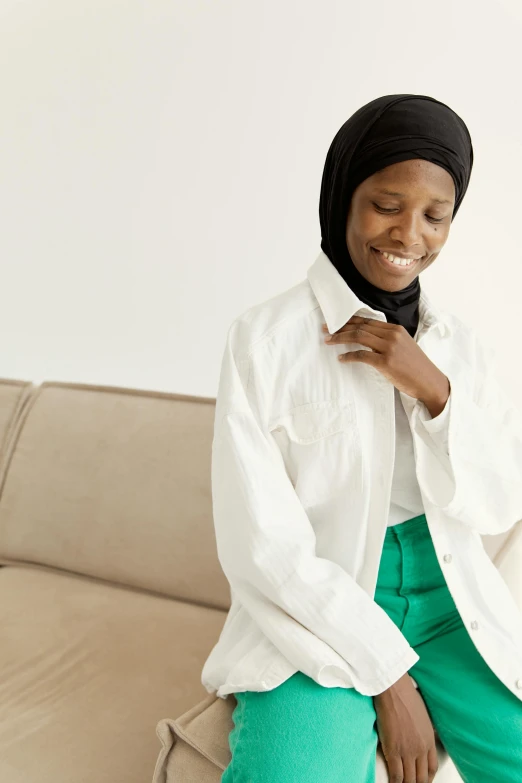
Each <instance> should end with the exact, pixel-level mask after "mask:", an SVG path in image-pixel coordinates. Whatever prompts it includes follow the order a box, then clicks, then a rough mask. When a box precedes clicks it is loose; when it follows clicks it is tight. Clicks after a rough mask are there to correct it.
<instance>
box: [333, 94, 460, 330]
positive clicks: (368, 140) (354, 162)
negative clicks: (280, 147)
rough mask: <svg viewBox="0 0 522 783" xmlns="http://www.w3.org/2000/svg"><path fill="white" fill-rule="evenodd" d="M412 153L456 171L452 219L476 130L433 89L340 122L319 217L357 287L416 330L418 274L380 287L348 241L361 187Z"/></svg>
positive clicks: (387, 99)
mask: <svg viewBox="0 0 522 783" xmlns="http://www.w3.org/2000/svg"><path fill="white" fill-rule="evenodd" d="M412 158H423V159H424V160H429V161H431V162H432V163H436V164H437V165H438V166H442V168H444V169H446V171H448V172H449V173H450V174H451V176H452V177H453V181H454V183H455V206H454V209H453V215H452V220H453V218H454V217H455V215H456V214H457V211H458V209H459V207H460V204H461V202H462V199H463V198H464V194H465V193H466V190H467V187H468V183H469V178H470V175H471V169H472V167H473V147H472V144H471V137H470V134H469V131H468V129H467V127H466V125H465V123H464V122H463V120H462V119H461V118H460V117H459V116H458V115H457V114H456V113H455V112H454V111H453V110H452V109H450V108H449V106H447V105H446V104H445V103H441V101H437V100H436V99H435V98H430V97H429V96H427V95H383V96H382V97H381V98H376V99H375V100H373V101H370V103H367V104H366V105H365V106H362V107H361V108H360V109H358V110H357V111H356V112H355V114H352V116H351V117H350V118H349V119H348V120H347V121H346V122H345V123H344V125H342V126H341V128H340V129H339V130H338V131H337V133H336V135H335V136H334V139H333V141H332V143H331V145H330V149H329V150H328V154H327V156H326V161H325V165H324V170H323V177H322V181H321V197H320V201H319V219H320V222H321V237H322V238H321V249H322V250H323V251H324V253H325V254H326V255H327V256H328V258H329V259H330V261H331V262H332V264H333V265H334V266H335V268H336V269H337V271H338V272H339V274H340V275H341V276H342V277H343V279H344V280H345V281H346V283H347V284H348V285H349V286H350V288H351V289H352V291H354V293H355V294H356V295H357V296H358V297H359V299H360V300H361V301H362V302H364V303H365V304H367V305H369V306H370V307H372V308H373V309H374V310H379V311H381V312H383V313H384V314H385V315H386V318H387V320H388V322H390V323H394V324H402V325H403V326H404V327H405V329H407V331H408V332H409V333H410V335H411V336H412V337H414V336H415V333H416V331H417V326H418V323H419V297H420V290H421V289H420V282H419V276H418V275H417V277H416V278H415V280H413V281H412V282H411V283H410V284H409V285H408V286H406V288H403V289H402V290H401V291H385V290H383V289H382V288H377V286H374V285H373V284H372V283H370V282H369V281H368V280H366V278H365V277H363V276H362V275H361V274H360V272H359V271H358V269H357V268H356V267H355V265H354V263H353V261H352V259H351V258H350V254H349V252H348V248H347V245H346V218H347V216H348V209H349V206H350V201H351V198H352V194H353V191H354V190H355V188H356V187H357V186H358V185H360V183H361V182H363V180H365V179H367V178H368V177H370V176H371V175H372V174H375V173H376V172H377V171H380V170H381V169H383V168H385V167H386V166H390V165H391V164H392V163H398V162H399V161H403V160H409V159H412Z"/></svg>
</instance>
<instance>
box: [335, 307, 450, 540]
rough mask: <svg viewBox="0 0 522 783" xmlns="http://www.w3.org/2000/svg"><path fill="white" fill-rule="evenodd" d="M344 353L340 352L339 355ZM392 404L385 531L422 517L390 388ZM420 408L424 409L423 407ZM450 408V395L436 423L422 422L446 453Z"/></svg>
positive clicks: (407, 434) (403, 420)
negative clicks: (392, 442) (390, 471)
mask: <svg viewBox="0 0 522 783" xmlns="http://www.w3.org/2000/svg"><path fill="white" fill-rule="evenodd" d="M422 328H424V327H423V325H422V320H421V321H420V323H419V328H418V329H417V333H416V335H415V338H414V339H415V342H418V338H419V335H420V334H421V333H422ZM343 353H344V351H343ZM394 403H395V462H394V466H393V477H392V486H391V496H390V508H389V510H388V527H391V526H392V525H400V524H401V522H406V520H408V519H412V517H416V516H418V515H419V514H424V504H423V502H422V495H421V491H420V487H419V482H418V481H417V473H416V470H415V452H414V446H413V437H412V434H411V430H410V424H409V420H408V416H407V413H406V410H405V408H404V405H403V403H402V399H401V394H400V392H399V390H398V389H396V388H395V387H394ZM423 407H424V406H423ZM450 408H451V394H450V398H449V399H448V401H447V403H446V407H445V408H444V410H443V411H442V413H440V414H439V415H438V416H437V417H436V419H432V418H431V417H429V413H428V417H429V418H428V419H427V420H426V421H425V422H424V425H425V428H426V429H427V430H428V431H429V432H431V435H432V437H433V438H434V440H435V443H436V444H438V445H439V446H440V447H441V448H443V449H445V450H446V453H447V451H448V435H449V431H448V428H449V411H450Z"/></svg>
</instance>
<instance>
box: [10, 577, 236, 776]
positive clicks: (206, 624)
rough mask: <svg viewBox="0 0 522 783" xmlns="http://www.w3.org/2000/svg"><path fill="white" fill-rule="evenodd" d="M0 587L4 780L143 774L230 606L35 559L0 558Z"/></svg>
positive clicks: (193, 694)
mask: <svg viewBox="0 0 522 783" xmlns="http://www.w3.org/2000/svg"><path fill="white" fill-rule="evenodd" d="M0 594H1V595H2V597H3V598H4V600H2V601H0V692H1V697H0V780H1V781H5V782H6V783H28V782H29V781H39V783H51V781H52V782H53V783H55V782H56V783H58V782H59V783H64V782H65V781H74V783H93V782H94V781H95V783H120V782H121V783H123V782H124V783H145V781H150V779H151V776H152V771H153V769H154V764H155V761H156V758H157V754H158V742H157V737H156V735H155V727H156V724H157V722H158V716H161V715H169V714H174V715H179V714H181V713H182V712H185V711H186V710H188V709H189V707H190V706H191V705H193V704H194V703H197V702H198V701H200V700H201V699H202V698H203V696H204V695H205V694H206V691H205V689H204V688H203V686H202V685H201V683H200V672H201V668H202V666H203V663H204V661H205V659H206V657H207V655H208V653H209V651H210V649H211V647H212V645H213V644H214V642H215V639H216V638H217V637H218V635H219V633H220V631H221V628H222V626H223V622H224V619H225V616H226V613H225V612H224V611H222V610H217V609H210V608H206V607H200V606H194V605H190V604H187V603H183V602H179V601H176V600H174V599H171V598H166V597H161V596H159V597H158V596H154V595H149V594H146V593H142V592H140V591H138V590H132V589H125V588H121V587H117V586H113V585H110V584H103V583H100V582H97V581H96V580H93V579H88V578H85V577H80V576H74V575H68V574H64V573H53V572H49V571H47V570H46V569H44V568H38V567H26V566H5V567H4V568H0Z"/></svg>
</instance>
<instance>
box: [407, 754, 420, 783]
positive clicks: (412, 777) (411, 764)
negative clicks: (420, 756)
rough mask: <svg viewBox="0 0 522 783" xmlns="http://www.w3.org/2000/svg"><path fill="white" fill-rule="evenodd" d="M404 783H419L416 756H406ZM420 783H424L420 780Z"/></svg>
mask: <svg viewBox="0 0 522 783" xmlns="http://www.w3.org/2000/svg"><path fill="white" fill-rule="evenodd" d="M402 769H403V777H404V783H417V764H416V761H415V756H406V757H405V758H403V759H402ZM419 783H424V781H421V779H420V778H419Z"/></svg>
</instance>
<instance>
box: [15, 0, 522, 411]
mask: <svg viewBox="0 0 522 783" xmlns="http://www.w3.org/2000/svg"><path fill="white" fill-rule="evenodd" d="M521 32H522V10H521V9H520V8H517V5H516V4H515V2H514V1H513V2H511V3H510V2H507V0H506V1H505V2H502V1H501V0H496V1H493V2H491V1H490V2H488V3H475V2H466V1H464V2H463V1H461V2H459V0H439V1H438V2H437V3H419V1H418V0H411V2H404V1H403V2H399V0H397V1H396V2H393V3H391V2H384V0H373V2H371V3H370V2H369V3H358V2H355V0H351V1H350V0H348V1H347V0H343V1H342V2H334V1H333V0H321V2H320V3H319V2H315V3H312V2H303V0H300V2H297V0H263V1H262V2H261V0H259V1H258V2H245V0H224V1H223V2H216V1H215V0H190V2H189V1H188V0H187V1H186V2H181V0H174V1H173V0H154V1H153V2H138V1H137V0H89V2H80V0H75V2H71V1H70V0H49V1H48V2H41V0H40V2H37V0H26V1H22V0H18V1H16V2H15V0H0V100H1V103H0V106H1V108H0V119H1V121H0V216H1V217H0V220H1V231H0V254H1V262H0V263H1V269H2V277H1V281H2V289H1V290H2V297H1V306H0V334H1V346H2V349H1V365H0V375H1V376H4V377H12V378H21V379H27V380H33V381H36V382H39V381H42V380H67V381H79V382H86V383H101V384H108V385H120V386H130V387H137V388H143V389H158V390H165V391H173V392H182V393H190V394H196V395H205V396H214V395H215V394H216V391H217V382H218V376H219V367H220V363H221V357H222V352H223V349H224V342H225V337H226V333H227V330H228V327H229V325H230V323H231V322H232V321H233V320H234V318H236V317H237V316H238V315H239V314H240V313H242V312H243V311H244V310H246V309H247V308H249V307H250V306H252V305H254V304H257V303H259V302H261V301H264V300H265V299H268V298H269V297H272V296H274V295H276V294H277V293H279V292H281V291H283V290H285V289H287V288H290V287H292V286H293V285H295V284H296V283H298V282H299V281H300V280H302V279H303V278H304V277H305V276H306V271H307V269H308V267H309V266H310V265H311V264H312V263H313V262H314V260H315V258H316V257H317V254H318V252H319V245H320V228H319V216H318V206H319V189H320V183H321V175H322V171H323V165H324V160H325V157H326V153H327V150H328V147H329V145H330V142H331V140H332V138H333V136H334V135H335V133H336V132H337V130H338V128H339V127H340V126H341V125H342V123H343V122H344V121H345V120H346V119H347V118H348V117H349V116H350V115H351V114H352V113H353V112H354V111H355V110H356V109H357V108H359V106H361V105H362V104H364V103H367V102H368V101H369V100H372V99H373V98H375V97H377V96H379V95H385V94H391V93H403V92H409V93H410V92H411V93H418V94H425V95H431V96H432V97H435V98H437V99H438V100H442V101H443V102H445V103H448V104H449V105H450V106H451V107H452V108H453V109H454V110H455V111H457V113H459V114H460V115H461V116H462V118H463V119H464V121H465V122H466V124H467V125H468V127H469V130H470V133H471V136H472V139H473V144H474V150H475V165H474V169H473V173H472V176H471V182H470V186H469V189H468V192H467V194H466V196H465V198H464V201H463V203H462V206H461V208H460V211H459V213H458V215H457V217H456V219H455V222H454V224H453V225H452V228H451V231H450V236H449V239H448V242H447V244H446V246H445V247H444V249H443V250H442V252H441V254H440V255H439V257H438V259H437V260H436V262H435V263H434V264H433V265H432V267H430V268H429V269H428V270H426V271H425V272H423V273H422V275H421V285H422V286H424V287H425V289H426V291H427V293H428V294H430V295H431V297H432V298H433V299H434V301H435V302H436V303H438V304H439V305H441V306H443V307H447V308H449V309H451V310H453V311H454V312H455V313H456V314H457V315H458V316H459V317H460V318H462V319H463V320H464V321H466V322H468V323H469V324H471V325H472V326H473V327H474V328H476V329H477V330H478V332H479V334H480V337H481V338H482V339H483V340H484V341H485V342H486V343H488V344H489V345H490V346H491V347H494V348H495V350H496V361H497V368H496V370H495V371H496V372H498V374H499V376H500V377H501V379H502V381H503V382H504V383H505V385H506V387H507V391H508V392H509V394H510V396H511V397H512V399H513V400H516V399H520V398H522V373H521V371H520V369H519V356H520V342H521V341H520V331H521V330H520V309H519V295H520V285H521V283H522V273H521V263H522V250H521V243H522V234H521V231H522V209H521V207H522V193H521V187H520V185H521V183H520V179H521V175H522V133H521V120H522V105H521V100H520V91H519V83H520V75H521V49H520V38H521Z"/></svg>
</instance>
